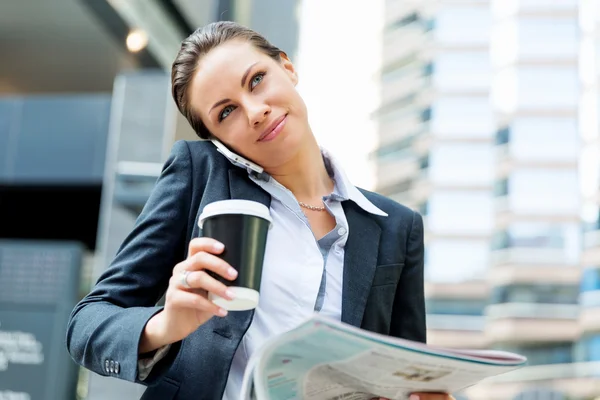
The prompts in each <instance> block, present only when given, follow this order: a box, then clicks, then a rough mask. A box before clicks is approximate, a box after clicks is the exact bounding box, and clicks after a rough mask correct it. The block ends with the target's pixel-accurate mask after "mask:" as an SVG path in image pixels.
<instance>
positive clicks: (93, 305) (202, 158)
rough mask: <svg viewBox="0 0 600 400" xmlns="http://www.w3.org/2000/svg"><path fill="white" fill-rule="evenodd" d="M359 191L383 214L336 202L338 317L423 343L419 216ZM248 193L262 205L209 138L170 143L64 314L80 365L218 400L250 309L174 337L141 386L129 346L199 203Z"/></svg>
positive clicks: (170, 394) (159, 392)
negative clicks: (151, 182)
mask: <svg viewBox="0 0 600 400" xmlns="http://www.w3.org/2000/svg"><path fill="white" fill-rule="evenodd" d="M362 192H363V194H364V195H365V196H366V197H367V198H368V199H369V200H370V201H371V202H372V203H373V204H375V205H376V206H377V207H379V208H380V209H382V210H383V211H385V212H386V213H388V214H389V216H388V217H381V216H376V215H372V214H369V213H367V212H365V211H364V210H362V209H361V208H359V207H358V206H357V205H356V204H354V203H353V202H352V201H345V202H344V203H343V208H344V210H345V212H346V216H347V220H348V224H349V227H350V232H349V237H348V241H347V243H346V247H345V258H344V276H343V293H342V321H344V322H347V323H349V324H352V325H354V326H359V327H362V328H364V329H367V330H370V331H374V332H379V333H383V334H387V335H392V336H397V337H402V338H406V339H411V340H416V341H422V342H424V341H425V309H424V308H425V307H424V299H423V220H422V218H421V216H420V215H419V214H418V213H416V212H413V211H412V210H410V209H408V208H406V207H404V206H402V205H399V204H398V203H396V202H394V201H392V200H390V199H388V198H386V197H383V196H380V195H377V194H375V193H371V192H368V191H362ZM230 198H234V199H248V200H255V201H259V202H261V203H263V204H265V205H267V206H269V204H270V196H269V195H268V194H267V193H266V192H265V191H263V190H262V189H261V188H260V187H259V186H258V185H256V184H255V183H254V182H252V181H251V180H250V179H249V177H248V173H247V172H246V171H245V170H243V169H241V168H239V167H236V166H234V165H232V164H231V163H230V162H229V161H228V160H227V159H226V158H224V157H223V156H222V155H221V154H220V153H218V152H217V151H216V149H215V148H214V147H213V145H212V144H211V143H210V142H204V141H190V142H188V141H179V142H177V143H175V145H174V146H173V149H172V152H171V155H170V157H169V159H168V160H167V161H166V163H165V165H164V168H163V171H162V174H161V176H160V178H159V179H158V181H157V183H156V186H155V188H154V190H153V191H152V194H151V195H150V198H149V199H148V201H147V203H146V205H145V207H144V209H143V211H142V213H141V214H140V216H139V218H138V220H137V222H136V224H135V227H134V229H133V231H132V232H131V233H130V234H129V236H128V237H127V238H126V240H125V241H124V243H123V244H122V246H121V248H120V249H119V251H118V253H117V255H116V257H115V258H114V260H113V262H112V263H111V265H110V267H109V268H108V269H107V270H106V271H105V272H104V273H103V274H102V276H101V277H100V278H99V280H98V282H97V283H96V285H95V287H94V288H93V290H92V291H91V293H89V294H88V295H87V296H86V297H85V298H84V299H82V300H81V301H80V302H79V303H78V304H77V306H76V307H75V309H74V310H73V312H72V314H71V318H70V321H69V324H68V329H67V337H66V344H67V349H68V351H69V353H70V354H71V357H72V358H73V359H74V360H75V361H76V362H77V363H78V364H80V365H82V366H84V367H85V368H87V369H89V370H91V371H94V372H96V373H98V374H101V375H107V376H114V377H117V378H120V379H125V380H128V381H132V382H138V383H142V384H144V385H148V388H147V389H146V391H145V393H144V395H143V396H142V399H152V400H154V399H155V400H170V399H181V400H187V399H190V400H191V399H194V400H200V399H207V400H215V399H220V398H221V397H222V393H223V390H224V388H225V384H226V380H227V376H228V371H229V367H230V364H231V360H232V358H233V355H234V353H235V351H236V349H237V347H238V344H239V343H240V341H241V339H242V337H243V335H244V333H245V332H246V330H247V329H248V326H249V325H250V322H251V320H252V316H253V312H252V311H247V312H232V313H229V315H228V316H227V317H225V318H218V317H215V318H212V319H211V320H209V321H208V322H207V323H206V324H204V325H202V326H201V327H200V328H199V329H198V330H196V331H195V332H194V333H192V334H191V335H190V336H188V337H187V338H186V339H184V340H183V341H181V342H178V343H174V344H173V346H172V348H171V350H170V351H169V353H168V355H167V356H166V357H165V358H164V359H163V360H161V361H160V362H159V363H158V364H157V365H156V366H155V367H154V368H153V370H152V372H151V374H150V375H149V376H148V378H147V379H145V380H144V381H143V382H140V381H139V379H138V368H137V362H138V342H139V340H140V336H141V334H142V332H143V329H144V326H145V324H146V322H147V321H148V320H149V319H150V318H151V317H152V316H153V315H154V314H155V313H157V312H159V311H160V310H161V307H159V306H157V303H158V301H159V300H160V299H161V297H162V296H163V294H164V293H165V291H166V289H167V286H168V283H169V278H170V277H171V275H172V269H173V267H174V266H175V265H176V264H177V263H178V262H180V261H182V260H184V259H185V258H186V253H187V249H188V243H189V242H190V240H191V239H192V238H194V237H198V236H201V235H202V233H201V232H200V231H199V228H198V225H197V221H198V216H199V214H200V212H201V210H202V209H203V208H204V206H205V205H206V204H208V203H211V202H213V201H217V200H222V199H230Z"/></svg>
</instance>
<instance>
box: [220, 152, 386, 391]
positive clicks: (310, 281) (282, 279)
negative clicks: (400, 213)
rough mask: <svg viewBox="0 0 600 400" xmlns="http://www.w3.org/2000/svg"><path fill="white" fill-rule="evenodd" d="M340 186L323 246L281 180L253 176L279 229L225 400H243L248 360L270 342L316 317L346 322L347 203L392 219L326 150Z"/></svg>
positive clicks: (272, 234)
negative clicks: (267, 198)
mask: <svg viewBox="0 0 600 400" xmlns="http://www.w3.org/2000/svg"><path fill="white" fill-rule="evenodd" d="M322 154H323V159H324V160H325V164H326V166H327V169H328V172H329V174H330V176H331V177H332V178H333V180H334V182H335V187H334V191H333V193H331V194H330V195H329V196H325V197H324V198H323V202H324V204H325V207H326V208H327V210H328V211H329V212H330V213H331V214H332V215H333V216H334V217H335V222H336V226H335V228H334V229H333V230H332V231H331V232H329V233H328V234H327V235H325V236H324V237H323V238H321V239H319V240H317V239H316V238H315V236H314V234H313V232H312V230H311V228H310V224H309V222H308V219H307V218H306V216H305V215H304V213H303V212H302V210H301V208H300V206H299V205H298V202H297V200H296V199H295V197H294V195H293V194H292V193H291V192H290V191H289V190H288V189H286V188H285V187H283V186H282V185H281V184H279V183H278V182H277V181H276V180H275V179H273V178H272V177H270V176H268V175H266V174H260V175H256V174H254V173H251V172H249V174H250V178H251V179H252V180H253V181H254V182H255V183H256V184H257V185H259V186H261V187H262V188H263V189H264V190H265V191H267V192H268V193H269V194H270V195H271V206H270V213H271V218H272V219H273V226H272V228H271V229H270V230H269V233H268V237H267V247H266V250H265V260H264V264H263V274H262V280H261V285H260V300H259V304H258V307H257V308H256V310H255V312H254V318H253V320H252V323H251V325H250V327H249V328H248V331H247V332H246V334H245V336H244V337H243V338H242V341H241V343H240V345H239V346H238V349H237V351H236V353H235V355H234V358H233V362H232V364H231V368H230V370H229V376H228V379H227V385H226V387H225V392H224V396H223V399H224V400H237V399H239V396H240V392H241V387H242V379H243V376H244V371H245V369H246V366H247V364H248V360H249V359H250V357H251V356H252V354H254V352H256V351H257V350H258V349H259V348H260V347H261V346H262V345H263V344H264V343H265V342H266V341H267V340H268V339H269V338H271V337H273V336H275V335H278V334H281V333H284V332H286V331H288V330H290V329H293V328H295V327H296V326H298V325H299V324H300V323H302V322H304V321H305V320H306V319H307V318H309V317H310V316H311V315H312V314H313V313H314V312H315V311H317V312H319V313H321V314H325V315H327V316H328V317H330V318H334V319H337V320H340V319H341V313H342V287H343V270H344V246H345V244H346V240H347V238H348V232H349V227H348V222H347V220H346V215H345V214H344V210H343V208H342V203H341V202H342V201H344V200H351V201H353V202H355V203H356V204H357V205H358V206H360V207H361V208H363V209H364V210H365V211H367V212H369V213H372V214H376V215H381V216H387V214H386V213H384V212H383V211H381V210H380V209H379V208H377V207H376V206H375V205H373V203H371V202H370V201H369V200H368V199H367V198H366V197H365V196H364V195H363V194H362V193H361V192H360V191H359V190H358V189H357V188H356V187H355V186H354V185H352V184H351V183H350V182H349V180H348V178H347V177H346V175H345V174H344V172H343V171H342V169H341V168H340V166H339V165H338V164H337V162H336V161H335V159H334V158H333V157H332V156H331V155H330V154H329V153H328V152H326V151H325V150H322Z"/></svg>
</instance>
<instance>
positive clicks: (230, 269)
mask: <svg viewBox="0 0 600 400" xmlns="http://www.w3.org/2000/svg"><path fill="white" fill-rule="evenodd" d="M227 274H228V275H229V276H230V277H232V278H235V277H236V276H237V271H236V270H235V268H233V267H230V268H229V269H228V270H227Z"/></svg>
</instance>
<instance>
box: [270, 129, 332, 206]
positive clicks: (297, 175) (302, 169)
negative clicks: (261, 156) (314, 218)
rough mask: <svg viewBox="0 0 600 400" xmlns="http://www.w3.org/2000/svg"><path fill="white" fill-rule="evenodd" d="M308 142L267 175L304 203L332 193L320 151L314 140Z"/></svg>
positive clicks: (312, 201)
mask: <svg viewBox="0 0 600 400" xmlns="http://www.w3.org/2000/svg"><path fill="white" fill-rule="evenodd" d="M310 137H311V140H309V141H308V142H307V143H306V144H305V145H304V146H303V147H302V148H301V149H300V150H299V151H298V153H297V154H296V156H295V157H294V158H293V159H291V160H290V161H289V162H287V163H286V164H284V165H281V166H278V167H276V168H271V169H269V170H268V171H266V172H267V173H269V175H271V176H272V177H273V178H274V179H276V180H277V182H279V183H280V184H282V185H283V186H285V187H286V188H287V189H288V190H290V191H291V192H292V193H293V194H294V196H295V197H296V199H298V200H299V201H303V202H306V203H309V204H310V203H315V202H318V201H319V200H320V199H321V198H322V197H323V196H326V195H328V194H330V193H331V192H332V191H333V180H332V179H331V178H330V177H329V174H328V173H327V169H326V168H325V162H324V161H323V156H322V155H321V149H320V148H319V145H318V144H317V141H316V139H315V138H314V137H313V136H312V135H310Z"/></svg>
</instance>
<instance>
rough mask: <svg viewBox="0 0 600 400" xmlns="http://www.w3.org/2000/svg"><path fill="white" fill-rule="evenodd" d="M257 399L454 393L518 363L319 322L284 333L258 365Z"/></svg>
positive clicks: (365, 399) (359, 399)
mask: <svg viewBox="0 0 600 400" xmlns="http://www.w3.org/2000/svg"><path fill="white" fill-rule="evenodd" d="M253 367H255V370H254V374H253V375H254V376H253V378H254V385H255V390H256V398H257V399H259V400H266V399H277V400H279V399H289V400H291V399H306V400H342V399H343V400H370V399H372V398H374V397H386V398H389V399H406V398H408V395H409V394H410V393H411V392H415V391H439V392H448V393H453V392H456V391H458V390H461V389H464V388H466V387H468V386H471V385H473V384H475V383H477V382H479V381H480V380H482V379H484V378H487V377H489V376H493V375H497V374H500V373H504V372H508V371H510V370H513V369H516V368H518V365H499V364H497V363H494V362H485V361H481V360H474V359H472V360H469V359H468V357H467V358H459V357H453V356H451V355H444V354H442V353H436V354H431V353H429V354H428V353H426V352H422V351H419V350H415V348H404V347H400V346H391V345H389V344H386V343H383V342H378V341H374V340H372V339H368V338H363V337H359V336H356V335H353V334H349V333H348V332H345V331H343V330H340V329H332V328H331V327H330V326H327V325H326V324H321V323H318V322H315V323H313V324H312V325H310V329H306V327H304V329H302V330H301V331H299V332H291V333H289V334H286V335H283V336H282V337H281V338H279V339H278V340H277V341H275V342H274V343H273V344H272V345H271V346H268V348H267V349H266V351H265V352H264V353H263V354H262V355H261V357H260V360H258V361H257V363H256V365H255V366H253Z"/></svg>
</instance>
